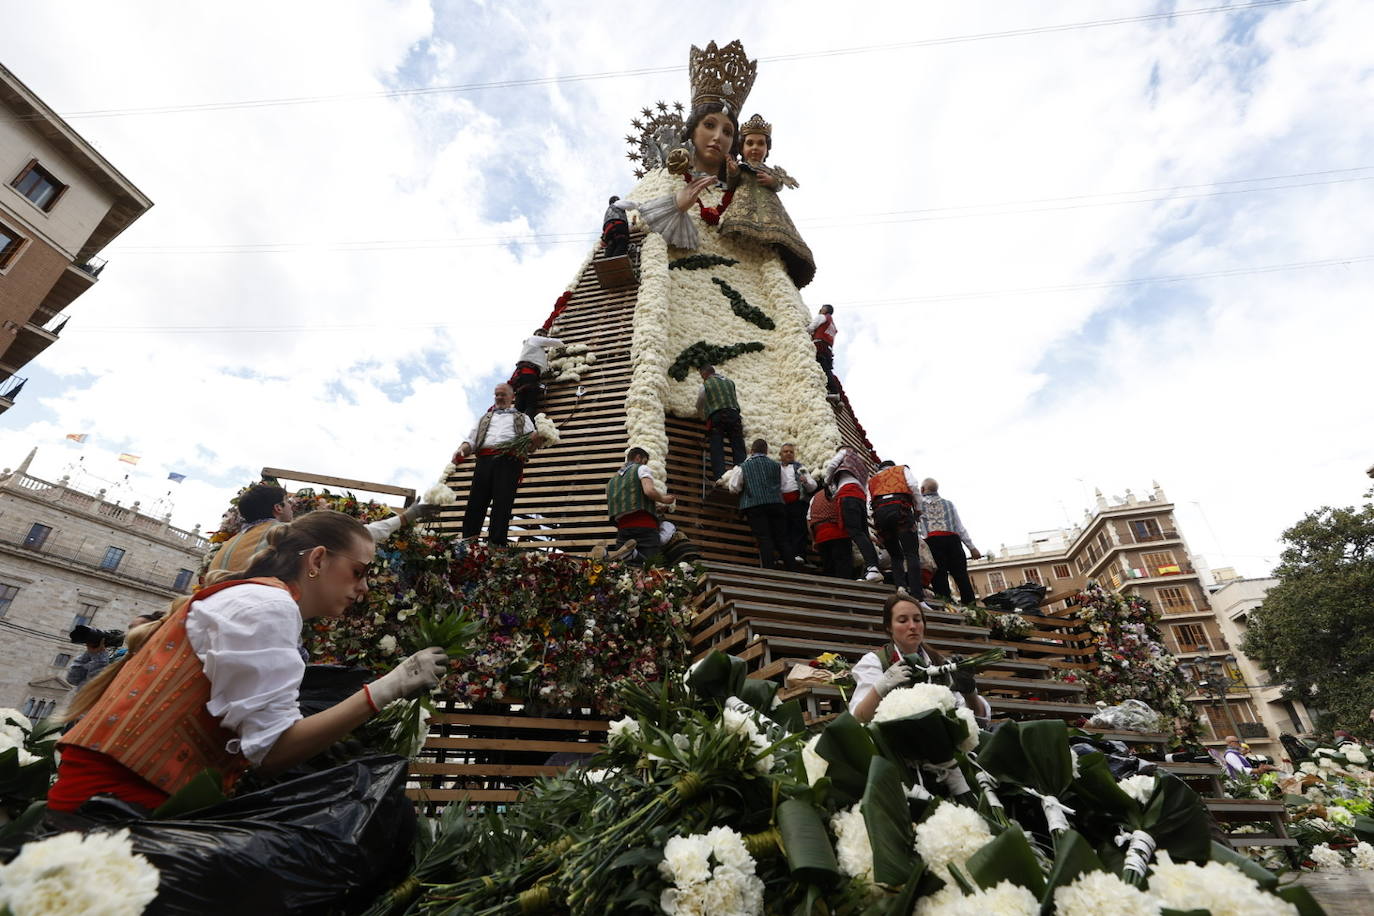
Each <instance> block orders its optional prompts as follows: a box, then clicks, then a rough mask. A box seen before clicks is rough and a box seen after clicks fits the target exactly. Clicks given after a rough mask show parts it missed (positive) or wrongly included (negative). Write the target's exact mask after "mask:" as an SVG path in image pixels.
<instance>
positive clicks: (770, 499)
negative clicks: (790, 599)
mask: <svg viewBox="0 0 1374 916" xmlns="http://www.w3.org/2000/svg"><path fill="white" fill-rule="evenodd" d="M750 452H751V453H752V454H750V455H749V458H748V460H746V461H745V462H744V463H743V464H741V465H740V466H739V470H738V471H737V472H732V473H731V476H732V477H733V478H734V479H733V480H731V482H730V489H731V490H732V491H734V492H736V493H739V508H740V511H741V512H743V513H744V517H745V518H746V519H748V520H749V528H750V529H751V530H752V531H753V532H754V540H755V541H757V542H758V545H759V566H760V567H762V568H763V569H772V568H773V567H774V565H775V564H776V562H777V557H778V552H779V551H781V552H782V560H783V563H784V565H786V567H787V568H788V569H789V570H793V571H795V569H796V563H795V562H794V561H793V560H792V557H791V556H790V555H789V554H788V553H787V552H786V543H787V517H786V515H785V514H784V511H783V505H784V504H783V501H782V466H781V465H779V464H778V463H777V462H776V461H774V460H773V459H772V458H769V457H768V443H767V442H765V441H764V440H763V439H755V440H754V444H753V447H752V448H751V449H750Z"/></svg>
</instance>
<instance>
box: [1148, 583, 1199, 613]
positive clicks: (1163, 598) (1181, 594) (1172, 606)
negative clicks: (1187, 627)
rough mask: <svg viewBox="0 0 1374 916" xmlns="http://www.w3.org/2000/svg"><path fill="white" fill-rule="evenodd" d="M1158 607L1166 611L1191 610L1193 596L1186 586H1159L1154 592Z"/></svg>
mask: <svg viewBox="0 0 1374 916" xmlns="http://www.w3.org/2000/svg"><path fill="white" fill-rule="evenodd" d="M1155 594H1156V595H1158V596H1159V604H1160V607H1162V608H1164V610H1166V611H1191V610H1192V609H1193V596H1192V594H1191V593H1190V592H1189V591H1188V589H1186V588H1161V589H1159V590H1158V591H1157V592H1156V593H1155Z"/></svg>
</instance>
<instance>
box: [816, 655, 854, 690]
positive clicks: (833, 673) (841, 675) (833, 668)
mask: <svg viewBox="0 0 1374 916" xmlns="http://www.w3.org/2000/svg"><path fill="white" fill-rule="evenodd" d="M808 664H810V666H811V667H812V668H819V669H821V670H822V671H827V672H829V673H830V682H831V683H832V684H835V685H838V686H844V687H853V686H854V674H853V666H852V665H850V664H849V662H848V661H846V660H845V657H844V656H843V655H839V654H837V653H835V652H822V653H821V654H820V655H818V656H816V657H815V658H813V659H811V661H810V662H809V663H808Z"/></svg>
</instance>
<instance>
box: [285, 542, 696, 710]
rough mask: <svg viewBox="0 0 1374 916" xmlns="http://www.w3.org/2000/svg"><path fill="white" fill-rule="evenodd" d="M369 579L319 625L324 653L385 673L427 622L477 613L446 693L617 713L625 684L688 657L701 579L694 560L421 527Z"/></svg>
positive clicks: (384, 554) (385, 547) (316, 652)
mask: <svg viewBox="0 0 1374 916" xmlns="http://www.w3.org/2000/svg"><path fill="white" fill-rule="evenodd" d="M369 578H370V580H371V582H372V587H371V589H370V591H369V592H368V595H367V597H366V598H365V599H364V600H363V601H362V602H361V603H359V604H358V605H355V606H354V607H353V608H352V609H351V610H350V611H349V612H348V613H347V614H346V615H345V616H344V617H342V618H339V619H337V620H328V621H316V622H315V623H314V624H313V626H312V628H311V631H310V632H309V634H308V636H307V639H306V646H307V648H308V649H309V651H310V653H311V656H312V658H313V659H314V660H315V661H318V662H330V663H337V664H348V665H358V666H361V667H366V668H372V669H374V670H377V671H383V670H386V669H389V668H390V667H392V666H393V665H395V664H396V662H397V661H398V659H399V658H402V657H404V656H405V654H408V653H410V652H414V651H417V650H419V649H421V648H424V646H423V645H421V643H422V641H423V640H422V639H421V635H422V632H423V628H424V624H425V623H426V621H433V620H441V619H446V618H449V617H450V616H451V615H457V614H460V613H463V612H466V613H467V615H468V616H469V617H470V618H471V619H472V620H473V621H474V622H475V623H476V625H477V630H476V635H475V636H474V637H473V638H472V640H471V646H472V650H471V652H470V653H468V654H466V655H464V656H462V657H460V658H458V659H456V660H455V661H454V663H453V668H454V670H453V674H451V675H450V676H449V677H447V678H446V679H445V680H444V682H443V684H442V688H443V691H444V694H445V696H447V697H448V698H450V699H452V700H456V701H459V702H463V703H482V702H484V701H494V700H502V699H506V698H520V699H529V700H537V701H539V702H541V703H545V704H549V705H555V706H563V707H568V706H588V707H590V708H594V709H597V710H598V711H601V712H607V713H609V712H613V711H615V709H616V702H615V694H616V689H617V688H618V687H619V686H620V685H621V684H622V683H624V682H626V681H629V682H631V683H641V684H642V683H648V682H651V681H655V680H658V679H660V678H663V677H665V676H668V675H669V674H670V673H671V672H672V671H673V670H675V669H677V668H680V667H681V665H682V660H683V659H684V658H685V657H686V654H687V650H686V624H687V622H688V620H689V618H690V612H689V610H688V609H687V601H688V599H689V597H690V596H691V595H692V593H693V592H694V591H695V590H696V587H697V572H696V570H695V569H694V568H693V567H691V566H686V565H685V564H683V565H680V566H678V567H673V568H671V569H667V570H663V569H651V570H641V569H637V568H632V567H623V566H620V565H614V564H613V565H603V564H598V563H590V562H588V561H586V560H585V559H582V558H578V557H573V556H569V555H566V554H560V553H544V552H540V551H508V550H490V549H488V548H487V547H485V546H482V545H470V544H466V543H464V542H462V541H461V540H459V539H458V538H456V537H454V536H452V535H443V534H432V533H425V532H415V531H410V532H407V531H402V532H398V533H397V534H396V535H393V536H392V538H391V539H390V540H388V541H387V542H386V543H384V544H382V545H381V546H380V547H379V548H378V550H377V559H376V561H375V562H374V564H373V567H372V570H371V572H370V574H369Z"/></svg>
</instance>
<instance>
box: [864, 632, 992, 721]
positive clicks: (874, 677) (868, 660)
mask: <svg viewBox="0 0 1374 916" xmlns="http://www.w3.org/2000/svg"><path fill="white" fill-rule="evenodd" d="M921 660H922V661H924V662H925V663H926V664H927V665H929V664H930V656H929V655H927V654H926V650H925V648H924V647H923V648H922V649H921ZM849 674H850V676H851V677H853V678H854V695H853V696H852V697H850V698H849V711H850V712H851V713H852V712H854V710H856V709H858V708H859V702H860V701H861V700H862V699H863V698H864V697H866V696H868V695H869V694H870V693H871V692H872V691H873V690H874V689H875V688H876V687H877V686H878V679H879V678H881V677H882V676H883V663H882V662H881V661H880V660H879V659H878V655H877V653H875V652H869V653H867V654H865V655H864V657H863V658H861V659H859V660H858V661H857V662H856V663H855V664H854V667H853V668H851V669H849ZM973 698H974V700H975V701H976V704H977V705H975V706H974V708H973V714H974V715H975V716H977V717H978V718H980V719H991V718H992V704H990V703H989V702H988V701H987V699H986V698H985V697H984V696H983V695H982V694H981V693H975V694H974V695H973ZM954 703H955V705H956V706H967V705H968V704H967V703H966V702H964V695H963V694H962V693H956V694H955V695H954Z"/></svg>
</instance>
